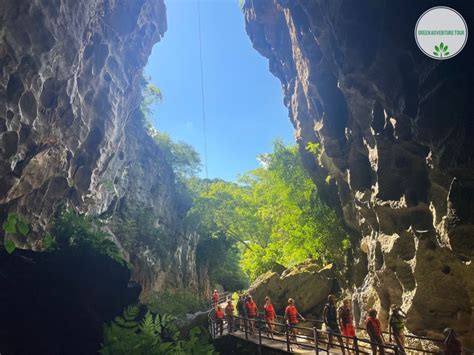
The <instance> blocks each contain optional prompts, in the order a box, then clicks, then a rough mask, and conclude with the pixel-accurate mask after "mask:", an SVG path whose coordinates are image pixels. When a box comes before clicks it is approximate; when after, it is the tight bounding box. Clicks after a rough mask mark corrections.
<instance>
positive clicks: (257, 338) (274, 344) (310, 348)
mask: <svg viewBox="0 0 474 355" xmlns="http://www.w3.org/2000/svg"><path fill="white" fill-rule="evenodd" d="M225 300H226V297H225V296H223V297H222V298H220V299H219V302H218V303H219V305H220V306H221V308H222V309H224V308H225V306H226V304H227V303H226V302H225ZM233 318H234V324H235V325H236V327H235V328H236V330H234V332H232V333H229V332H228V329H227V322H226V321H224V323H223V334H222V336H220V334H219V332H218V328H220V326H218V325H217V323H216V319H215V312H214V311H213V309H211V310H210V311H209V333H210V334H211V337H212V338H213V339H218V338H221V337H228V336H229V337H234V338H238V339H240V340H242V341H244V342H249V343H253V344H255V345H256V346H260V347H261V348H262V349H263V348H269V349H275V350H278V351H281V352H282V353H288V354H323V355H326V354H331V355H332V354H334V355H336V354H342V353H343V352H342V349H341V347H340V345H339V342H338V340H337V338H334V339H333V342H332V345H333V346H332V347H331V349H330V351H329V352H328V351H327V350H326V349H327V344H328V334H329V333H328V332H327V331H325V330H321V329H317V328H316V325H317V324H321V323H322V322H321V321H318V320H308V319H307V320H306V324H308V323H309V324H310V325H311V326H312V327H303V326H297V327H294V328H295V329H296V331H297V335H296V338H297V340H296V341H295V340H294V339H291V338H290V334H289V333H288V327H287V325H286V324H284V323H285V320H284V317H282V316H278V315H277V319H281V323H278V321H277V320H275V323H273V324H274V327H275V333H274V336H273V339H271V338H269V337H268V334H267V332H266V329H265V323H264V321H263V320H262V319H261V318H260V319H258V320H256V319H253V320H250V319H248V318H243V317H238V316H233ZM250 322H255V328H256V329H255V333H254V334H250V332H249V330H250V327H249V324H250ZM239 324H240V325H241V327H237V325H239ZM259 328H260V329H259ZM357 329H358V331H360V334H361V335H362V336H363V335H364V333H365V330H364V329H362V328H357ZM219 330H220V329H219ZM384 335H385V336H386V339H388V335H387V334H386V333H385V332H384ZM365 336H367V335H366V334H365ZM342 338H344V343H345V340H346V339H350V347H346V346H345V344H344V348H345V353H346V354H351V355H353V354H355V355H359V354H368V355H371V354H372V349H371V345H375V344H374V343H371V341H370V340H369V339H367V338H364V337H344V336H342ZM406 338H407V344H406V345H405V350H406V354H409V355H411V354H439V343H440V341H439V340H437V339H429V338H426V337H420V336H415V335H413V334H407V335H406ZM316 344H317V346H316ZM381 346H382V347H383V348H384V351H385V354H395V355H399V354H400V355H401V354H403V352H401V351H400V350H399V349H398V347H397V346H396V345H395V344H393V343H385V344H383V345H381ZM377 347H378V344H377ZM467 353H469V352H467Z"/></svg>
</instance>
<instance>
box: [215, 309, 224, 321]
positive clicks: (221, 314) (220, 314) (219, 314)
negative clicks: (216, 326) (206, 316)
mask: <svg viewBox="0 0 474 355" xmlns="http://www.w3.org/2000/svg"><path fill="white" fill-rule="evenodd" d="M216 318H217V319H224V311H223V310H222V309H216Z"/></svg>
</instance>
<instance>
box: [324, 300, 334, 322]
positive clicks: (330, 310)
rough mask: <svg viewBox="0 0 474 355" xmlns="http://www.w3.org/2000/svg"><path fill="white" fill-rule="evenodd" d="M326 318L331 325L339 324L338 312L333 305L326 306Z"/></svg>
mask: <svg viewBox="0 0 474 355" xmlns="http://www.w3.org/2000/svg"><path fill="white" fill-rule="evenodd" d="M326 318H327V321H328V323H329V324H337V310H336V306H335V305H333V304H330V303H328V304H326Z"/></svg>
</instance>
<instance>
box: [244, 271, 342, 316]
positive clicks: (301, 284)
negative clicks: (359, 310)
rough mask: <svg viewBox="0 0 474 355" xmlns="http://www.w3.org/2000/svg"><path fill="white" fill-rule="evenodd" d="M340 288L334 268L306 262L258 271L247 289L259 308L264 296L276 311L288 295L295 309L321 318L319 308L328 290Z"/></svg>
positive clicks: (278, 311)
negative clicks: (294, 304) (274, 269)
mask: <svg viewBox="0 0 474 355" xmlns="http://www.w3.org/2000/svg"><path fill="white" fill-rule="evenodd" d="M339 291H340V288H339V285H338V282H337V280H336V275H335V273H334V270H332V269H331V268H330V267H329V268H326V269H322V270H321V268H320V267H318V266H317V265H316V264H313V263H311V262H306V263H303V264H300V265H297V266H295V267H292V268H290V269H286V270H284V271H283V272H282V273H279V272H274V271H269V272H267V273H265V274H262V275H260V276H259V277H258V278H257V279H256V280H255V281H254V282H253V283H252V285H251V286H250V288H249V290H248V292H249V294H251V295H252V297H253V298H254V300H255V302H257V305H258V306H259V307H260V308H261V307H262V306H263V304H264V303H265V297H266V296H269V297H270V298H271V299H272V302H273V305H274V306H275V310H276V312H277V314H278V315H282V314H284V312H285V307H286V305H287V301H288V298H290V297H291V298H293V299H294V300H295V302H296V305H297V308H298V311H299V312H300V313H302V314H304V315H305V317H309V318H311V319H321V311H322V308H323V306H324V304H325V303H326V302H327V297H328V295H329V294H331V293H337V292H339Z"/></svg>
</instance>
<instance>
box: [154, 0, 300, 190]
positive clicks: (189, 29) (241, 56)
mask: <svg viewBox="0 0 474 355" xmlns="http://www.w3.org/2000/svg"><path fill="white" fill-rule="evenodd" d="M165 3H166V6H167V17H168V31H167V32H166V33H165V36H164V38H163V39H162V41H161V42H159V43H157V44H156V45H155V47H154V48H153V52H152V55H151V57H150V58H149V60H148V65H147V67H146V69H145V73H146V74H147V75H149V76H151V78H152V82H153V83H154V84H155V85H156V86H158V87H159V88H160V89H161V91H162V94H163V102H162V103H160V104H159V105H157V106H156V107H155V108H154V115H153V122H152V123H153V125H154V126H155V127H156V128H157V129H158V130H160V131H165V132H168V133H169V134H170V136H171V137H172V139H173V140H175V141H184V142H187V143H189V144H191V145H192V146H194V148H195V149H196V150H197V151H198V152H199V153H200V155H201V158H202V160H203V161H204V153H203V152H204V135H203V121H202V114H201V112H202V111H201V79H200V69H199V67H200V64H199V37H198V18H197V13H198V12H197V0H168V1H166V0H165ZM200 6H201V26H202V46H203V68H204V71H203V72H204V93H205V109H206V128H207V129H206V132H207V152H208V154H207V157H208V161H207V165H208V173H209V177H210V178H222V179H225V180H230V181H233V180H235V179H236V178H237V177H238V175H241V174H243V173H244V172H246V171H248V170H251V169H254V168H256V167H258V162H257V160H256V156H257V155H258V154H261V153H265V152H269V151H270V150H271V144H272V141H273V140H274V139H275V138H276V137H281V138H283V140H284V141H285V142H287V143H291V142H293V141H294V139H293V128H292V126H291V124H290V121H289V119H288V112H287V109H286V108H285V107H284V106H283V101H282V100H283V99H282V98H283V96H282V90H281V85H280V82H279V80H278V79H277V78H276V77H274V76H273V75H272V74H271V73H270V72H269V70H268V60H267V59H266V58H264V57H262V56H261V55H260V54H259V53H258V52H257V51H256V50H255V49H253V48H252V44H251V42H250V39H249V38H248V36H247V34H246V32H245V26H244V16H243V14H242V12H241V10H240V8H239V1H238V0H201V5H200ZM201 175H202V176H204V169H203V172H202V174H201Z"/></svg>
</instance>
